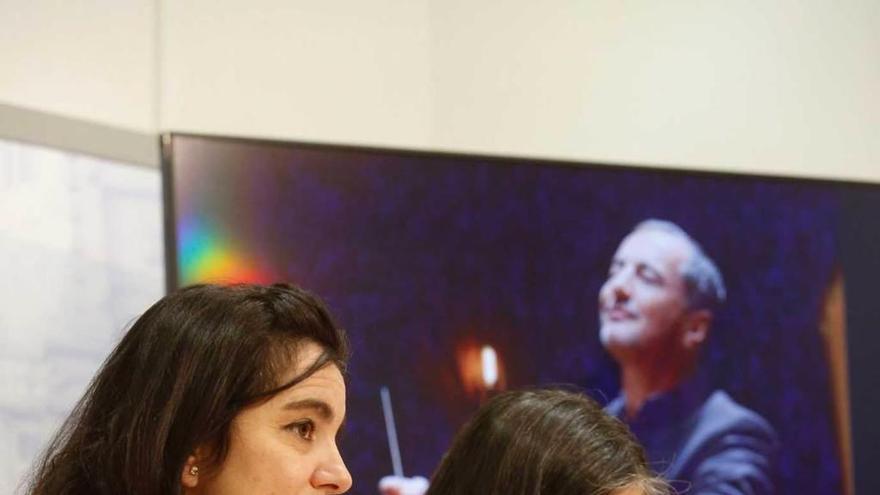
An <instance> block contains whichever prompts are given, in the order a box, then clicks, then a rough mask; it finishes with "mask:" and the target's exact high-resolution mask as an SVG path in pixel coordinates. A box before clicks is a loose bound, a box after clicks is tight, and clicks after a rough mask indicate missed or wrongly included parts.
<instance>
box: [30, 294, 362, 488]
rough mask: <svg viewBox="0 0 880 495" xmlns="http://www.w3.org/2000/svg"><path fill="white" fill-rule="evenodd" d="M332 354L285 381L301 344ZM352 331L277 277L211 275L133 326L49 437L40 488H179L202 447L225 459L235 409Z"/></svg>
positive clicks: (36, 484) (37, 479)
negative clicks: (216, 279) (239, 281)
mask: <svg viewBox="0 0 880 495" xmlns="http://www.w3.org/2000/svg"><path fill="white" fill-rule="evenodd" d="M307 342H313V343H316V344H318V345H319V346H320V347H321V348H322V349H323V350H324V354H323V355H322V356H321V358H319V359H318V360H317V361H316V362H315V363H313V364H312V365H311V366H310V367H309V369H308V370H307V371H306V373H303V374H301V375H300V376H297V377H296V378H294V379H293V380H292V381H288V382H286V383H283V382H282V381H281V375H282V374H283V373H284V370H286V369H289V367H290V366H291V365H292V364H293V363H295V362H296V359H297V350H298V349H299V348H300V346H301V345H303V344H305V343H307ZM347 357H348V347H347V342H346V339H345V334H344V333H343V332H342V331H341V330H340V329H339V328H338V327H337V326H336V325H335V324H334V322H333V321H332V319H331V317H330V315H329V313H328V312H327V310H326V309H325V307H324V305H323V304H322V303H321V301H320V300H319V299H317V298H316V297H314V296H312V295H311V294H309V293H308V292H306V291H303V290H301V289H299V288H296V287H293V286H289V285H284V284H278V285H274V286H257V285H230V286H220V285H201V286H193V287H189V288H185V289H182V290H179V291H177V292H174V293H172V294H170V295H168V296H166V297H165V298H163V299H161V300H160V301H159V302H157V303H156V304H155V305H153V306H152V307H151V308H150V309H148V310H147V311H146V312H145V313H144V314H143V315H142V316H141V317H140V318H139V319H138V320H137V321H136V322H135V323H134V324H133V325H132V327H131V328H130V329H129V331H128V332H127V333H126V334H125V336H124V337H123V338H122V340H121V341H120V343H119V344H118V345H117V347H116V348H115V349H114V350H113V351H112V353H111V354H110V356H109V357H108V358H107V360H106V361H105V362H104V364H103V366H102V368H101V369H100V370H99V372H98V374H97V375H96V376H95V378H94V379H93V381H92V383H91V384H90V385H89V387H88V389H87V391H86V393H85V395H84V397H83V398H82V399H81V400H80V402H79V403H78V404H77V406H76V408H75V409H74V411H73V413H72V414H71V416H70V417H69V418H68V420H67V422H66V423H65V424H64V426H63V427H62V429H61V431H60V432H59V433H58V434H57V436H56V437H55V439H54V440H53V441H52V442H51V443H50V445H49V447H48V448H47V450H46V453H45V455H44V457H43V459H42V461H41V462H40V463H39V464H38V465H37V467H36V470H35V473H34V476H33V480H32V482H31V491H30V493H32V494H40V495H42V494H53V495H55V494H67V493H71V494H72V493H97V494H104V493H127V494H133V495H148V494H149V495H153V494H155V495H158V494H173V493H178V492H179V491H180V484H179V479H180V471H181V469H182V466H183V465H184V462H185V461H186V458H187V456H188V455H190V454H191V453H192V451H193V449H194V448H195V447H196V446H201V447H205V448H206V449H207V450H209V451H210V453H211V458H212V461H213V462H214V463H220V462H222V460H223V458H224V456H225V455H226V449H227V447H228V435H229V427H230V423H231V421H232V419H233V418H234V417H235V416H236V414H237V413H238V412H239V411H240V410H241V409H242V408H244V407H246V406H248V405H250V404H253V403H254V402H257V401H260V400H263V399H266V398H268V397H271V396H272V395H274V394H275V393H277V392H278V391H280V390H283V389H286V388H288V387H290V386H293V385H294V384H296V383H298V382H299V381H301V380H303V379H305V378H306V377H307V376H308V375H309V374H310V373H312V372H314V371H315V370H317V369H319V368H321V367H323V366H324V365H326V364H330V363H334V364H335V365H337V366H339V367H340V369H344V366H345V362H346V360H347Z"/></svg>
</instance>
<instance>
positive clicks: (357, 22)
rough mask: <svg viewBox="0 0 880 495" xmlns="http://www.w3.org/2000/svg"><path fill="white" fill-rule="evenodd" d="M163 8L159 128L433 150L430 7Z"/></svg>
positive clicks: (285, 1)
mask: <svg viewBox="0 0 880 495" xmlns="http://www.w3.org/2000/svg"><path fill="white" fill-rule="evenodd" d="M161 5H162V7H161V11H162V16H161V19H162V21H161V46H162V48H161V52H160V53H161V61H162V63H161V69H160V71H161V74H162V87H161V89H162V104H161V116H162V120H161V122H162V128H163V129H172V130H186V131H194V132H203V133H217V134H232V135H245V136H257V137H271V138H283V139H297V140H308V141H332V142H339V143H357V144H384V145H392V146H419V147H424V146H426V145H427V144H428V142H427V138H428V135H429V125H430V105H431V102H430V99H429V98H430V93H429V89H430V87H431V81H430V79H429V75H430V70H429V69H430V58H429V56H428V47H429V39H428V31H427V24H428V20H427V13H428V4H427V0H371V1H368V2H349V1H338V0H326V1H319V2H311V1H300V2H293V1H290V0H262V1H260V2H247V1H242V0H190V1H186V2H180V1H174V0H162V1H161Z"/></svg>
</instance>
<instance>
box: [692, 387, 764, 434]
mask: <svg viewBox="0 0 880 495" xmlns="http://www.w3.org/2000/svg"><path fill="white" fill-rule="evenodd" d="M695 421H696V423H697V428H698V429H699V430H702V433H703V434H704V435H708V436H715V435H718V434H726V433H742V434H753V435H759V436H767V437H775V432H774V431H773V427H772V426H770V423H769V422H767V420H766V419H764V418H763V417H762V416H761V415H760V414H758V413H757V412H755V411H753V410H751V409H749V408H747V407H745V406H743V405H742V404H740V403H738V402H736V401H735V400H733V398H732V397H731V396H730V395H728V394H727V392H724V391H723V390H716V391H714V392H712V394H710V395H709V397H708V398H707V399H706V401H705V403H704V404H703V406H702V407H701V408H700V410H699V411H698V416H697V417H696V418H695Z"/></svg>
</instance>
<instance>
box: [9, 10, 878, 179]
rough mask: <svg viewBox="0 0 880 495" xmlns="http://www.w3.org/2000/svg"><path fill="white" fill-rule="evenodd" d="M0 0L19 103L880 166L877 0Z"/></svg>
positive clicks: (157, 118) (774, 166) (725, 166)
mask: <svg viewBox="0 0 880 495" xmlns="http://www.w3.org/2000/svg"><path fill="white" fill-rule="evenodd" d="M0 2H5V4H3V5H0V7H2V11H3V12H4V21H5V22H4V23H3V29H0V42H2V43H3V46H4V49H3V50H2V51H0V66H2V67H3V70H2V71H0V102H5V103H9V104H13V105H18V106H22V107H26V108H35V109H39V110H43V111H48V112H57V113H60V114H63V115H71V116H77V117H81V118H83V119H86V120H93V121H96V122H101V123H106V124H111V125H119V126H122V127H126V128H135V129H143V130H146V131H148V132H155V131H157V130H177V131H188V132H197V133H209V134H228V135H240V136H251V137H265V138H279V139H293V140H304V141H319V142H335V143H351V144H366V145H380V146H393V147H406V148H418V149H437V150H450V151H465V152H476V153H489V154H500V155H514V156H537V157H549V158H563V159H571V160H577V161H585V160H586V161H589V160H596V161H603V162H609V163H632V164H640V165H650V166H654V165H656V166H674V167H686V168H694V169H702V170H726V171H739V172H757V173H763V174H781V175H796V176H807V177H827V178H842V179H856V180H869V181H875V182H880V92H878V91H877V90H876V88H878V87H880V64H877V63H876V61H877V60H880V29H877V28H876V27H877V26H878V25H880V3H878V2H876V1H874V0H843V1H840V2H830V1H828V0H803V1H797V2H795V1H793V0H784V1H779V2H750V1H745V0H734V1H729V2H705V1H698V0H676V1H674V2H649V1H645V0H624V1H612V0H592V1H581V0H554V1H551V2H530V1H526V0H505V1H501V0H481V1H479V2H465V1H463V0H415V1H411V0H372V1H369V2H342V1H338V0H330V1H325V2H306V1H296V0H259V1H256V2H250V1H249V2H245V1H243V0H217V1H208V0H192V1H187V2H173V1H168V0H125V1H124V2H122V3H119V2H108V1H106V0H103V1H96V2H89V3H87V4H83V3H82V2H80V3H76V4H75V5H74V4H71V5H68V4H65V3H57V2H50V1H48V0H37V1H36V2H27V3H22V2H12V1H11V0H0ZM157 19H158V21H157ZM157 22H158V23H157ZM156 81H158V82H156ZM0 118H2V115H0Z"/></svg>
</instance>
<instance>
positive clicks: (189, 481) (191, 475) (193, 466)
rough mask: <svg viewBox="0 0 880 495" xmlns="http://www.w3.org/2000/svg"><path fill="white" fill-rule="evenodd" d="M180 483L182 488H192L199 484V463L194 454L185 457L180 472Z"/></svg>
mask: <svg viewBox="0 0 880 495" xmlns="http://www.w3.org/2000/svg"><path fill="white" fill-rule="evenodd" d="M180 484H181V485H183V487H184V489H193V488H195V487H197V486H198V484H199V464H198V459H197V458H196V456H195V455H191V456H189V457H187V458H186V462H185V463H184V464H183V471H182V472H181V473H180Z"/></svg>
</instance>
